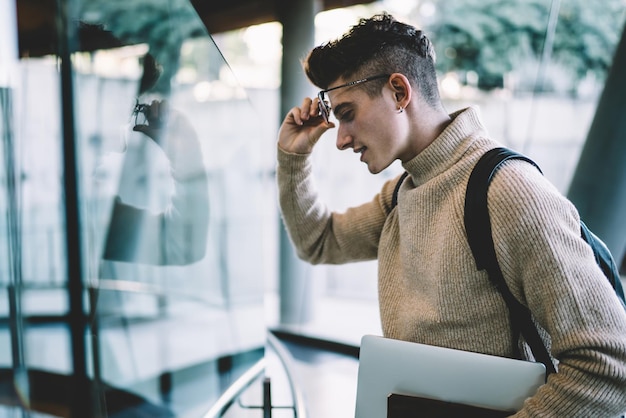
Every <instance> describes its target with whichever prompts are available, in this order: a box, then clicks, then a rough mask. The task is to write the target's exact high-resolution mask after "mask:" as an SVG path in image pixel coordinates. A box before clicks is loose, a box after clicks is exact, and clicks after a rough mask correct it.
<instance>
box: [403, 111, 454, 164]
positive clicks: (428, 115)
mask: <svg viewBox="0 0 626 418" xmlns="http://www.w3.org/2000/svg"><path fill="white" fill-rule="evenodd" d="M408 110H409V109H407V111H408ZM412 113H415V114H414V115H412V118H411V121H412V123H411V132H412V136H411V138H412V139H411V144H412V149H411V151H412V152H411V154H412V156H411V157H410V158H409V159H412V158H413V157H415V156H416V155H418V154H419V153H421V152H422V151H423V150H424V149H426V147H428V146H429V145H430V144H431V143H432V142H433V141H434V140H435V139H437V137H438V136H439V135H441V133H442V132H443V131H444V129H446V127H447V126H448V125H449V124H450V122H452V119H451V118H450V116H449V115H448V113H447V112H446V111H445V109H443V107H439V108H436V109H434V108H432V107H430V106H427V105H423V106H421V107H420V108H419V109H417V110H416V111H415V112H412Z"/></svg>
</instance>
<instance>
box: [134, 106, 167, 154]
mask: <svg viewBox="0 0 626 418" xmlns="http://www.w3.org/2000/svg"><path fill="white" fill-rule="evenodd" d="M137 107H138V108H135V112H141V113H143V115H144V116H145V118H146V123H145V124H140V125H135V126H133V131H136V132H142V133H144V134H145V135H147V136H148V137H150V138H151V139H152V140H153V141H154V142H156V143H157V144H159V145H161V144H160V141H161V139H162V138H161V136H162V134H163V128H164V125H165V123H166V121H167V118H168V117H169V106H168V104H167V102H165V101H158V100H153V101H152V103H150V104H149V105H137Z"/></svg>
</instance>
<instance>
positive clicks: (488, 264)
mask: <svg viewBox="0 0 626 418" xmlns="http://www.w3.org/2000/svg"><path fill="white" fill-rule="evenodd" d="M510 159H518V160H524V161H527V162H529V163H530V164H532V165H534V166H535V167H537V169H538V170H539V171H540V172H541V169H540V168H539V166H538V165H537V164H536V163H535V162H534V161H532V160H531V159H530V158H528V157H526V156H524V155H522V154H519V153H517V152H515V151H512V150H510V149H507V148H494V149H492V150H490V151H487V152H486V153H485V154H484V155H483V156H482V157H481V158H480V160H479V161H478V163H477V164H476V166H475V167H474V169H473V170H472V173H471V175H470V178H469V181H468V184H467V190H466V192H465V212H464V221H465V230H466V233H467V240H468V242H469V245H470V248H471V250H472V254H473V255H474V259H475V260H476V267H477V268H478V269H479V270H483V269H484V270H486V271H487V274H488V275H489V279H490V280H491V282H492V283H493V285H494V286H495V287H496V288H497V289H498V291H499V292H500V293H501V294H502V297H503V298H504V300H505V302H506V304H507V306H508V308H509V312H510V315H511V326H512V328H513V331H514V334H513V335H519V333H521V334H522V336H523V337H524V339H525V340H526V342H527V343H528V345H529V346H530V349H531V351H532V353H533V356H534V357H535V359H536V360H537V361H540V362H541V363H543V364H544V365H545V366H546V370H547V372H548V373H553V372H555V371H556V370H555V367H554V364H553V363H552V360H551V358H550V354H549V353H548V350H547V348H546V347H545V345H544V344H543V340H542V339H541V337H540V336H539V332H538V331H537V328H536V327H535V324H534V322H533V320H532V315H531V313H530V310H529V309H528V308H527V307H525V306H524V305H522V304H521V303H520V302H519V301H518V300H517V299H515V297H514V296H513V294H512V293H511V291H510V290H509V288H508V287H507V286H506V283H505V281H504V277H503V275H502V271H501V270H500V266H499V264H498V261H497V258H496V252H495V249H494V244H493V237H492V235H491V222H490V219H489V211H488V209H487V190H488V188H489V184H490V182H491V180H492V178H493V175H494V174H495V172H496V171H497V169H498V168H499V167H500V165H501V164H502V163H503V162H505V161H507V160H510ZM407 175H408V173H406V172H405V173H404V174H403V175H402V176H401V177H400V180H399V181H398V183H397V184H396V187H395V190H394V193H393V198H392V208H393V207H394V206H395V205H397V202H398V190H399V189H400V185H401V184H402V182H403V181H404V179H405V178H406V176H407ZM580 230H581V236H582V238H583V239H584V240H585V241H586V242H587V243H588V244H589V245H590V246H591V248H592V250H593V253H594V255H595V258H596V262H597V263H598V265H599V266H600V268H601V269H602V271H603V273H604V275H605V276H606V278H607V280H608V281H609V282H610V283H611V286H612V287H613V289H614V290H615V293H616V294H617V296H618V297H619V299H620V300H621V302H622V306H624V307H625V308H626V299H625V298H624V289H623V287H622V282H621V279H620V274H619V270H618V268H617V265H616V263H615V260H614V259H613V257H612V255H611V252H610V251H609V249H608V248H607V247H606V245H605V244H604V243H603V242H602V240H600V238H598V237H597V236H596V235H594V234H593V233H592V232H591V231H590V230H589V229H588V228H587V226H586V225H585V224H584V223H583V222H582V221H581V223H580Z"/></svg>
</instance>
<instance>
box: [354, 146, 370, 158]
mask: <svg viewBox="0 0 626 418" xmlns="http://www.w3.org/2000/svg"><path fill="white" fill-rule="evenodd" d="M366 150H367V147H361V148H358V149H356V148H355V149H354V152H355V153H357V154H361V161H363V157H364V155H365V151H366Z"/></svg>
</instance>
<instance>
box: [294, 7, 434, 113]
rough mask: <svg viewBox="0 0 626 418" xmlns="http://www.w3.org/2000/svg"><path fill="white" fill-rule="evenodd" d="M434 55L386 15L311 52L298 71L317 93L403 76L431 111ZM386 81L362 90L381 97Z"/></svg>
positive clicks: (424, 41)
mask: <svg viewBox="0 0 626 418" xmlns="http://www.w3.org/2000/svg"><path fill="white" fill-rule="evenodd" d="M435 60H436V57H435V49H434V47H433V45H432V43H431V42H430V40H429V39H428V38H427V37H426V35H425V34H424V33H423V32H422V31H421V30H418V29H416V28H415V27H413V26H411V25H407V24H405V23H402V22H399V21H397V20H396V19H395V18H394V17H393V16H391V15H390V14H388V13H381V14H377V15H374V16H372V17H371V18H369V19H360V20H359V22H358V24H356V25H354V26H352V27H351V28H350V30H349V31H348V32H346V33H345V34H344V35H343V36H342V37H341V38H339V39H337V40H334V41H330V42H327V43H324V44H322V45H320V46H318V47H316V48H314V49H313V50H312V51H311V52H309V54H308V55H307V56H306V58H305V59H304V61H303V63H302V65H303V68H304V71H305V73H306V75H307V77H308V78H309V80H310V81H311V82H312V83H313V84H315V85H316V86H318V87H319V88H321V89H326V88H328V87H329V86H330V84H331V83H333V82H334V81H336V80H338V79H339V78H342V79H343V80H344V81H352V80H356V79H361V78H365V77H371V76H374V75H379V74H392V73H401V74H404V75H405V76H406V77H407V78H408V79H409V82H410V83H411V86H412V87H413V88H417V89H418V90H419V91H420V93H421V95H422V96H423V97H424V100H425V101H426V102H427V103H428V104H429V105H431V106H432V107H437V106H439V105H440V98H439V89H438V85H437V74H436V71H435ZM385 82H386V80H384V79H382V80H376V81H373V82H371V83H366V84H364V85H363V89H364V90H365V91H366V92H367V93H368V94H369V95H370V96H376V95H379V94H380V93H381V88H382V86H383V85H384V83H385Z"/></svg>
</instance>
